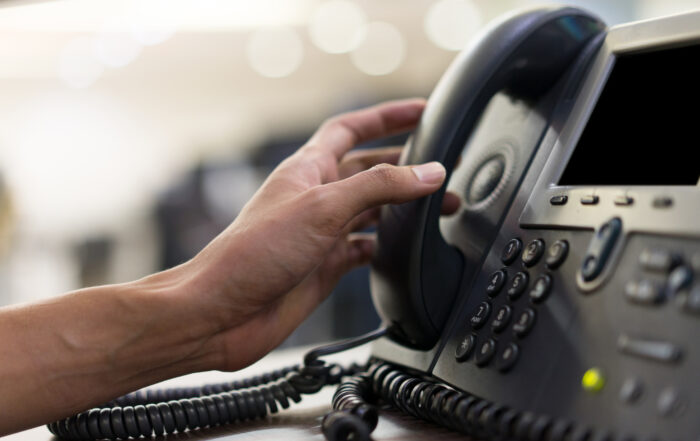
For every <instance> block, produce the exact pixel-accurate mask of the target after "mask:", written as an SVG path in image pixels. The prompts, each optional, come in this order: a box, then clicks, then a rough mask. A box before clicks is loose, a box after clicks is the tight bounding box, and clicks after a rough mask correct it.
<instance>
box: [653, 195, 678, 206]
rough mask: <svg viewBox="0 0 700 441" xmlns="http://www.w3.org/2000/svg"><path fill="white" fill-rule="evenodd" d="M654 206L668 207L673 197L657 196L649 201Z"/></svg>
mask: <svg viewBox="0 0 700 441" xmlns="http://www.w3.org/2000/svg"><path fill="white" fill-rule="evenodd" d="M651 205H652V206H653V207H654V208H669V207H670V206H672V205H673V199H671V197H669V196H657V197H655V198H654V200H653V201H652V202H651Z"/></svg>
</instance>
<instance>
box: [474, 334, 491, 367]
mask: <svg viewBox="0 0 700 441" xmlns="http://www.w3.org/2000/svg"><path fill="white" fill-rule="evenodd" d="M495 354H496V340H494V339H492V338H489V339H488V340H486V341H485V342H483V343H482V344H481V347H480V348H479V352H477V354H476V365H477V366H486V365H487V364H488V363H489V361H491V359H492V358H493V356H494V355H495Z"/></svg>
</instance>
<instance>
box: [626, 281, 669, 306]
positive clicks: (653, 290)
mask: <svg viewBox="0 0 700 441" xmlns="http://www.w3.org/2000/svg"><path fill="white" fill-rule="evenodd" d="M625 297H627V300H629V301H631V302H634V303H641V304H645V305H654V304H658V303H662V302H663V301H664V299H665V297H664V290H663V287H662V286H661V284H660V283H657V282H653V281H651V280H648V279H643V280H639V281H629V282H627V283H626V284H625Z"/></svg>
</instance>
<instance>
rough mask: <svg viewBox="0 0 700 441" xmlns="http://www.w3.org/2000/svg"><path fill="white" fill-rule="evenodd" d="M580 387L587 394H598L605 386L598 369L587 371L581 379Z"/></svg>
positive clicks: (602, 376)
mask: <svg viewBox="0 0 700 441" xmlns="http://www.w3.org/2000/svg"><path fill="white" fill-rule="evenodd" d="M581 386H583V389H584V390H587V391H588V392H598V391H600V390H601V389H602V388H603V386H605V376H604V375H603V371H601V370H600V369H598V368H590V369H588V370H587V371H586V372H585V373H584V374H583V377H582V378H581Z"/></svg>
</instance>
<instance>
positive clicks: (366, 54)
mask: <svg viewBox="0 0 700 441" xmlns="http://www.w3.org/2000/svg"><path fill="white" fill-rule="evenodd" d="M364 34H365V36H364V39H363V40H362V43H361V44H360V46H359V47H358V48H357V49H355V50H354V51H352V52H351V53H350V57H351V59H352V63H353V64H354V65H355V67H357V68H358V69H359V70H361V71H362V72H364V73H366V74H368V75H387V74H390V73H392V72H393V71H395V70H396V69H397V68H398V67H399V66H400V65H401V62H402V61H403V59H404V55H405V53H406V44H405V42H404V38H403V36H402V35H401V33H400V32H399V30H398V29H397V28H396V26H394V25H392V24H390V23H385V22H379V21H377V22H372V23H369V24H368V25H367V26H366V27H365V30H364Z"/></svg>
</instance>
